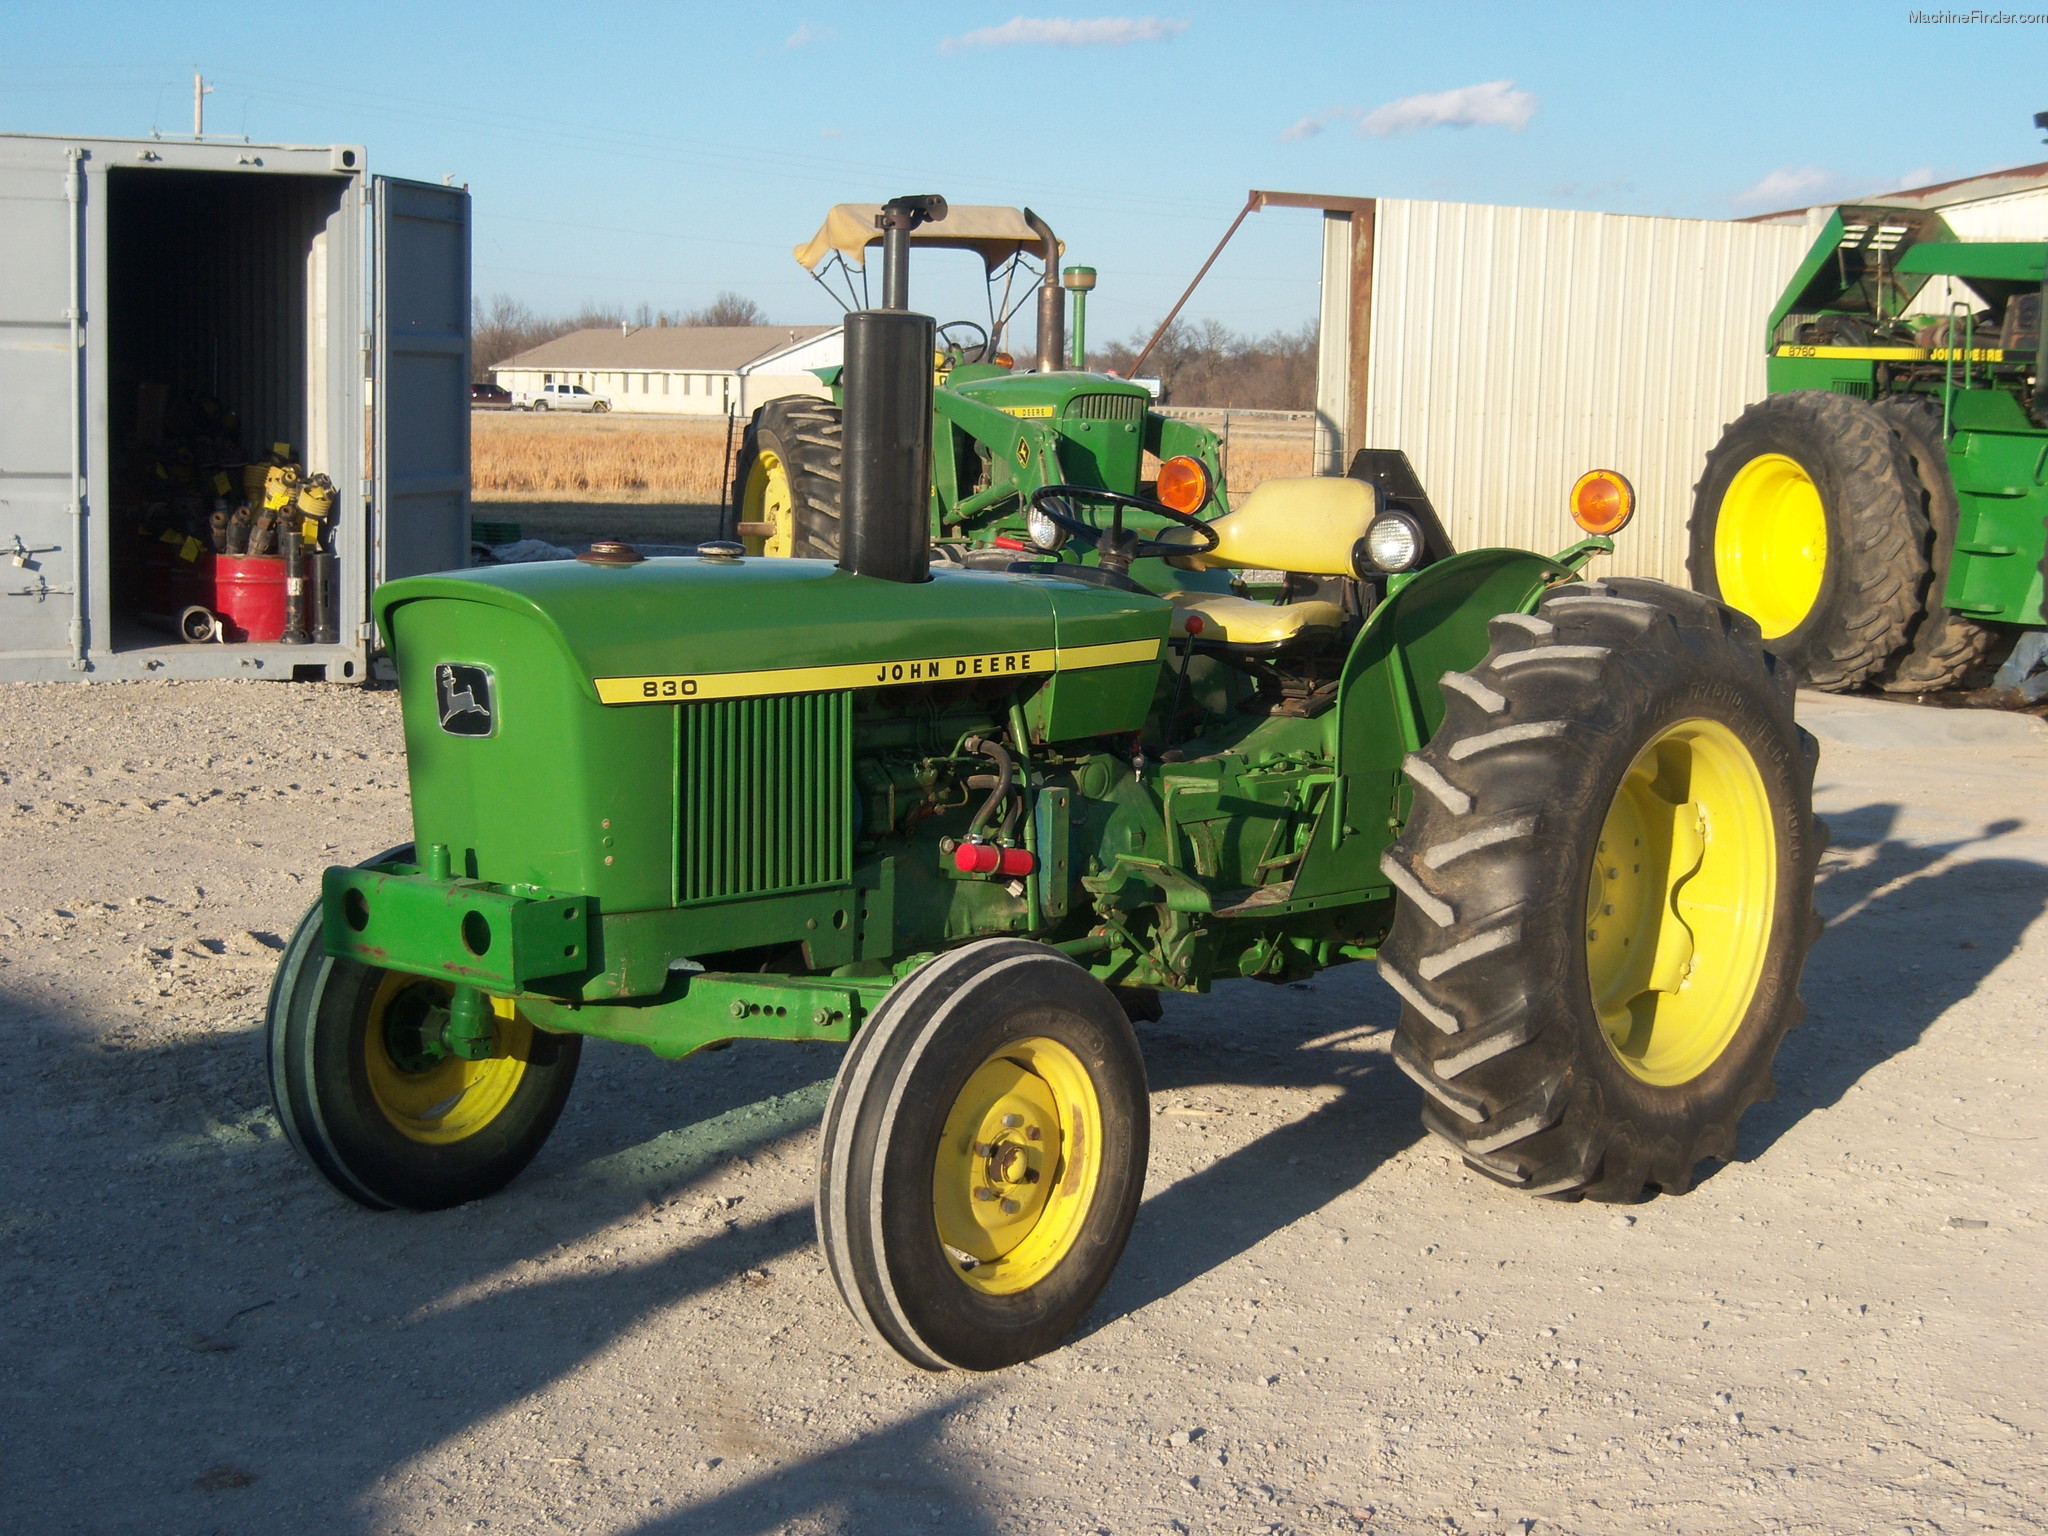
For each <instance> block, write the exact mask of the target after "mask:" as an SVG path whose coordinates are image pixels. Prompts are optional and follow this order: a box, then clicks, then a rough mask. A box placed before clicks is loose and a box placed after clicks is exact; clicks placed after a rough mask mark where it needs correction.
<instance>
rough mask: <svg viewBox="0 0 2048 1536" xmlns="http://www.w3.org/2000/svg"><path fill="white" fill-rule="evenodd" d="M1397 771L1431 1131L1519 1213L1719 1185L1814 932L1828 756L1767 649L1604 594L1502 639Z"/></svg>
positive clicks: (1417, 1073)
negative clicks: (1404, 815) (1823, 760)
mask: <svg viewBox="0 0 2048 1536" xmlns="http://www.w3.org/2000/svg"><path fill="white" fill-rule="evenodd" d="M1491 634H1492V642H1493V643H1492V649H1491V650H1490V651H1489V652H1488V653H1487V656H1486V659H1485V660H1484V661H1482V662H1480V663H1479V665H1477V666H1475V667H1474V668H1472V670H1471V671H1470V672H1464V673H1459V672H1453V673H1448V674H1446V676H1445V678H1444V681H1443V693H1444V702H1445V709H1446V713H1445V716H1444V720H1443V724H1442V725H1441V727H1440V728H1439V729H1438V731H1437V733H1436V735H1435V736H1434V737H1433V738H1432V739H1431V741H1430V742H1429V745H1428V746H1427V747H1426V748H1424V749H1423V750H1422V751H1421V752H1420V753H1417V754H1414V755H1411V756H1410V757H1409V759H1408V762H1407V771H1408V777H1409V781H1410V783H1411V784H1412V785H1413V786H1414V791H1415V795H1414V807H1413V811H1412V814H1411V816H1410V819H1409V821H1408V825H1407V827H1406V829H1405V830H1404V832H1403V833H1402V835H1401V837H1400V839H1399V840H1398V841H1397V842H1396V843H1395V845H1394V846H1393V847H1392V848H1391V849H1390V850H1389V851H1388V853H1387V856H1386V858H1385V859H1384V861H1383V863H1382V868H1383V870H1384V871H1385V873H1386V874H1387V876H1388V878H1389V879H1390V880H1391V881H1392V882H1393V884H1394V887H1395V890H1396V891H1397V892H1398V893H1399V896H1398V900H1397V913H1396V917H1395V921H1394V926H1393V931H1392V932H1391V933H1390V934H1389V936H1388V938H1387V942H1386V944H1385V945H1384V946H1383V947H1382V950H1381V955H1380V967H1381V973H1382V975H1384V976H1385V978H1386V980H1387V982H1388V984H1389V985H1390V986H1391V987H1392V988H1393V989H1394V991H1396V992H1397V993H1399V994H1400V997H1401V1000H1402V1010H1401V1025H1400V1032H1399V1036H1398V1038H1397V1040H1396V1044H1395V1052H1394V1055H1395V1060H1396V1061H1397V1062H1398V1063H1399V1064H1400V1066H1401V1068H1402V1070H1403V1071H1405V1072H1406V1073H1408V1075H1409V1076H1410V1077H1412V1078H1414V1079H1415V1080H1416V1082H1418V1083H1420V1084H1421V1085H1422V1088H1423V1090H1424V1092H1425V1094H1426V1095H1427V1097H1426V1099H1425V1101H1424V1105H1423V1122H1424V1124H1425V1125H1426V1126H1427V1127H1428V1128H1429V1129H1430V1130H1431V1131H1433V1132H1435V1133H1436V1134H1437V1135H1438V1136H1441V1137H1442V1138H1443V1139H1444V1140H1445V1141H1447V1142H1449V1143H1450V1144H1451V1146H1453V1147H1454V1148H1456V1149H1457V1151H1458V1152H1459V1154H1460V1155H1461V1156H1462V1157H1463V1158H1464V1160H1465V1162H1466V1163H1467V1164H1469V1165H1470V1166H1471V1167H1472V1168H1474V1169H1476V1170H1478V1171H1479V1172H1480V1173H1483V1174H1485V1175H1487V1176H1488V1177H1489V1178H1492V1179H1495V1180H1498V1181H1499V1182H1501V1183H1503V1184H1507V1185H1511V1186H1513V1187H1514V1188H1516V1189H1520V1190H1524V1191H1526V1192H1528V1193H1530V1194H1537V1195H1548V1196H1551V1197H1554V1198H1564V1199H1577V1198H1580V1197H1590V1198H1592V1199H1596V1200H1613V1201H1633V1200H1639V1199H1642V1198H1643V1197H1644V1196H1645V1194H1646V1193H1648V1192H1650V1191H1662V1192H1664V1193H1666V1194H1682V1193H1684V1191H1685V1190H1686V1189H1687V1188H1688V1187H1690V1185H1691V1183H1692V1178H1693V1170H1694V1168H1695V1166H1696V1165H1697V1164H1698V1163H1699V1161H1700V1160H1701V1159H1702V1158H1706V1157H1718V1158H1723V1159H1726V1158H1731V1157H1733V1156H1734V1155H1735V1149H1736V1139H1735V1135H1736V1123H1737V1122H1738V1121H1739V1120H1740V1119H1741V1117H1742V1113H1743V1111H1744V1110H1746V1109H1747V1108H1748V1107H1749V1106H1750V1105H1751V1104H1753V1103H1755V1102H1757V1101H1758V1100H1759V1099H1764V1098H1768V1097H1770V1095H1771V1093H1772V1082H1771V1061H1772V1058H1773V1057H1774V1056H1775V1055H1776V1054H1777V1051H1778V1045H1779V1042H1780V1041H1781V1040H1782V1039H1783V1038H1784V1034H1785V1031H1786V1030H1787V1029H1789V1028H1790V1027H1791V1026H1792V1025H1793V1024H1794V1023H1796V1022H1797V1021H1798V1020H1799V1018H1800V1016H1801V1005H1800V1001H1799V974H1800V970H1801V968H1802V967H1803V965H1804V964H1805V961H1806V953H1807V950H1808V949H1809V948H1810V947H1811V945H1812V943H1813V941H1814V939H1815V937H1816V936H1817V935H1818V934H1819V932H1820V921H1819V919H1818V918H1817V917H1816V916H1815V915H1814V910H1813V877H1814V867H1815V865H1816V863H1817V862H1818V860H1819V857H1820V851H1821V848H1822V846H1823V837H1822V833H1821V829H1820V828H1819V827H1818V825H1817V824H1816V822H1815V821H1814V817H1813V809H1812V785H1813V769H1814V763H1815V759H1816V753H1815V749H1814V745H1813V739H1812V738H1811V737H1810V736H1808V735H1807V734H1806V733H1805V732H1804V731H1802V730H1800V729H1799V727H1798V726H1796V725H1795V724H1794V723H1793V720H1792V687H1791V683H1790V679H1789V677H1788V676H1787V675H1786V673H1785V671H1784V670H1783V669H1782V667H1781V666H1779V664H1778V663H1777V662H1776V661H1775V660H1774V659H1773V658H1772V657H1770V656H1769V655H1767V654H1766V652H1765V650H1764V647H1763V643H1762V640H1761V637H1760V636H1759V635H1758V633H1757V627H1756V625H1755V623H1754V622H1752V621H1751V620H1750V619H1748V618H1746V617H1744V616H1743V615H1741V614H1739V613H1736V612H1735V611H1733V610H1732V609H1729V608H1726V607H1723V606H1722V605H1721V604H1719V603H1717V602H1714V601H1713V600H1712V599H1710V598H1705V597H1701V596H1698V595H1696V594H1693V593H1689V592H1681V591H1679V590H1677V589H1676V588H1672V587H1668V586H1665V585H1663V584H1662V583H1659V582H1651V581H1633V580H1624V579H1621V578H1614V579H1611V580H1609V581H1607V582H1605V583H1593V582H1586V583H1578V584H1573V585H1567V586H1561V587H1558V588H1556V589H1554V590H1553V591H1552V592H1551V593H1550V595H1548V596H1547V597H1546V598H1545V599H1544V601H1543V603H1542V605H1541V607H1539V608H1538V609H1537V611H1536V613H1535V614H1534V615H1533V616H1531V615H1523V614H1509V615H1506V616H1504V617H1502V618H1498V619H1495V620H1494V621H1493V624H1492V627H1491Z"/></svg>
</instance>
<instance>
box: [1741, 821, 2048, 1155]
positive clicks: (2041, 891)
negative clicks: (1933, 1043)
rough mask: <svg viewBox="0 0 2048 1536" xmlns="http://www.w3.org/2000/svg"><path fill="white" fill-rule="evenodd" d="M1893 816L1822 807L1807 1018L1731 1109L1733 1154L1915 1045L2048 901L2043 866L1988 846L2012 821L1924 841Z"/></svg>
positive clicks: (2047, 871)
mask: <svg viewBox="0 0 2048 1536" xmlns="http://www.w3.org/2000/svg"><path fill="white" fill-rule="evenodd" d="M1901 815H1902V809H1901V807H1900V806H1898V805H1895V804H1889V803H1884V802H1878V803H1873V804H1869V805H1863V806H1859V807H1857V808H1856V809H1854V810H1851V811H1847V812H1843V813H1837V814H1833V815H1830V816H1829V817H1828V822H1829V825H1830V827H1831V829H1832V831H1833V833H1834V839H1833V854H1834V856H1835V860H1834V862H1832V864H1831V866H1830V867H1824V868H1823V870H1822V872H1821V877H1820V879H1819V881H1818V883H1817V884H1816V887H1815V906H1816V907H1817V908H1818V909H1819V911H1820V913H1821V916H1822V917H1823V919H1825V921H1826V922H1827V929H1826V931H1825V932H1824V933H1823V934H1822V935H1821V937H1820V939H1819V941H1818V942H1816V943H1815V945H1814V947H1813V952H1812V954H1811V956H1810V957H1809V958H1808V960H1807V965H1806V974H1805V978H1804V981H1803V983H1802V986H1801V992H1802V994H1803V996H1804V998H1805V1001H1806V1010H1807V1011H1806V1020H1805V1023H1804V1024H1803V1025H1801V1026H1800V1027H1799V1028H1796V1029H1794V1030H1793V1031H1792V1032H1791V1033H1790V1034H1789V1035H1787V1036H1786V1038H1785V1044H1784V1047H1783V1048H1782V1049H1781V1050H1780V1052H1779V1054H1778V1060H1777V1065H1776V1073H1775V1075H1776V1078H1777V1086H1778V1096H1777V1097H1776V1098H1775V1099H1774V1100H1771V1101H1769V1102H1767V1103H1763V1104H1759V1105H1757V1106H1756V1107H1755V1108H1753V1109H1752V1110H1750V1112H1749V1113H1748V1114H1747V1115H1745V1116H1744V1117H1743V1123H1742V1127H1741V1137H1742V1143H1743V1148H1742V1155H1743V1156H1744V1158H1754V1157H1757V1156H1760V1155H1761V1154H1762V1153H1764V1152H1766V1151H1768V1150H1769V1149H1770V1148H1771V1147H1773V1146H1774V1145H1776V1143H1777V1142H1778V1140H1779V1138H1781V1137H1782V1136H1784V1135H1785V1134H1786V1133H1787V1132H1788V1131H1790V1130H1791V1129H1792V1128H1793V1127H1794V1126H1796V1125H1798V1124H1799V1123H1800V1122H1801V1121H1802V1120H1804V1119H1806V1117H1807V1116H1809V1115H1812V1114H1815V1113H1817V1112H1819V1111H1821V1110H1825V1109H1828V1108H1830V1107H1831V1106H1833V1105H1835V1104H1837V1103H1839V1102H1840V1101H1841V1099H1842V1097H1843V1095H1845V1094H1846V1093H1848V1091H1849V1090H1850V1089H1851V1088H1853V1087H1854V1086H1855V1085H1856V1084H1857V1083H1858V1082H1859V1081H1861V1079H1862V1078H1863V1077H1864V1076H1865V1075H1866V1074H1867V1073H1869V1072H1870V1071H1871V1070H1873V1069H1874V1068H1876V1067H1879V1066H1881V1065H1883V1064H1884V1063H1885V1062H1887V1061H1890V1060H1892V1059H1893V1058H1895V1057H1897V1056H1899V1055H1902V1054H1903V1053H1904V1052H1906V1051H1908V1050H1911V1049H1912V1048H1913V1047H1914V1046H1915V1045H1917V1044H1919V1043H1920V1041H1921V1039H1922V1038H1923V1037H1924V1036H1925V1035H1926V1033H1927V1031H1928V1030H1929V1029H1930V1028H1931V1027H1932V1026H1933V1025H1934V1024H1935V1023H1936V1022H1937V1021H1939V1020H1940V1019H1941V1018H1942V1016H1943V1015H1944V1014H1945V1013H1947V1012H1948V1010H1949V1009H1950V1008H1952V1007H1954V1006H1955V1005H1956V1004H1958V1003H1961V1002H1963V1001H1964V1000H1965V999H1967V998H1969V997H1970V996H1972V995H1973V994H1974V993H1975V992H1976V991H1977V989H1978V988H1979V987H1981V986H1982V985H1983V984H1984V981H1985V979H1986V978H1987V977H1988V976H1990V974H1991V973H1992V972H1993V971H1995V970H1996V969H1997V968H1998V967H1999V966H2000V965H2002V964H2004V963H2005V961H2006V960H2008V959H2009V958H2011V957H2012V956H2013V955H2014V954H2015V953H2016V952H2017V951H2018V950H2019V948H2020V946H2021V943H2022V942H2023V940H2024V937H2025V935H2026V931H2027V929H2028V928H2029V927H2030V926H2032V924H2033V923H2034V922H2035V920H2036V919H2038V918H2039V917H2040V915H2041V913H2042V912H2043V910H2044V909H2048V866H2044V865H2042V864H2041V863H2039V862H2037V861H2035V860H2034V859H2031V858H2020V857H2003V856H2000V855H1999V854H1998V853H1997V852H1996V850H1997V848H1998V845H1999V843H2000V840H2001V839H2003V838H2006V837H2009V836H2011V835H2013V834H2014V833H2016V832H2018V831H2019V830H2020V829H2021V826H2022V824H2021V823H2020V822H2018V821H2015V820H1997V821H1991V822H1989V823H1987V824H1986V825H1985V826H1984V828H1983V830H1982V831H1981V832H1980V833H1979V834H1977V835H1976V836H1974V837H1969V838H1962V839H1958V840H1956V841H1953V842H1943V843H1924V842H1907V841H1904V840H1903V839H1901V838H1899V837H1898V836H1897V835H1896V834H1897V830H1898V825H1899V821H1900V819H1901ZM1844 855H1846V858H1844V857H1842V856H1844ZM1706 1172H1707V1170H1705V1169H1703V1170H1702V1173H1703V1174H1705V1173H1706Z"/></svg>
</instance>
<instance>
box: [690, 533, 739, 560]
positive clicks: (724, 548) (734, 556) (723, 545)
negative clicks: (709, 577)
mask: <svg viewBox="0 0 2048 1536" xmlns="http://www.w3.org/2000/svg"><path fill="white" fill-rule="evenodd" d="M746 552H747V547H746V545H744V544H735V543H733V541H732V540H730V539H708V540H706V541H705V542H704V543H702V544H699V545H698V546H697V558H698V559H699V560H710V561H713V562H714V563H716V564H719V565H737V564H739V559H740V556H741V555H744V554H745V553H746Z"/></svg>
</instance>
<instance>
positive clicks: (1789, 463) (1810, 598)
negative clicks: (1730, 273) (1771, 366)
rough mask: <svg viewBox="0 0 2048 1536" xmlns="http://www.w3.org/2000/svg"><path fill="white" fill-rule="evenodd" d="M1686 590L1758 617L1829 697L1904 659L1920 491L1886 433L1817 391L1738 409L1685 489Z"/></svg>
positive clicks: (1921, 557)
mask: <svg viewBox="0 0 2048 1536" xmlns="http://www.w3.org/2000/svg"><path fill="white" fill-rule="evenodd" d="M1690 527H1691V536H1692V537H1691V552H1690V555H1689V558H1688V562H1687V563H1688V567H1689V570H1690V572H1691V576H1692V584H1693V587H1694V588H1695V590H1697V591H1700V592H1704V593H1705V594H1707V596H1709V597H1717V598H1719V599H1720V600H1721V601H1722V602H1724V603H1727V604H1728V605H1729V606H1730V607H1732V608H1737V609H1740V610H1741V611H1742V612H1744V613H1746V614H1748V615H1749V616H1750V617H1751V618H1753V619H1755V620H1756V622H1757V624H1758V626H1759V627H1760V628H1761V629H1762V631H1763V638H1764V643H1765V644H1766V645H1767V646H1769V648H1770V649H1771V651H1772V652H1773V653H1774V654H1776V655H1778V656H1780V657H1782V658H1783V659H1784V660H1785V661H1786V662H1787V663H1788V664H1789V665H1790V666H1791V668H1792V669H1793V671H1794V672H1795V673H1796V674H1797V675H1798V677H1799V679H1800V681H1801V682H1804V683H1806V684H1808V685H1810V686H1812V687H1814V688H1821V689H1826V690H1829V691H1831V692H1840V691H1842V690H1845V689H1848V688H1853V687H1855V686H1856V685H1857V684H1859V683H1862V682H1865V681H1868V680H1869V679H1871V678H1872V677H1874V676H1875V675H1876V674H1877V673H1878V672H1879V671H1880V670H1882V668H1883V667H1884V666H1885V664H1886V663H1887V662H1889V661H1890V660H1891V659H1892V657H1893V656H1895V655H1896V654H1898V652H1899V651H1901V650H1902V649H1904V647H1905V645H1906V642H1907V638H1908V635H1909V634H1910V632H1911V629H1912V626H1913V623H1914V621H1915V620H1916V619H1917V618H1918V617H1919V615H1920V604H1921V596H1922V594H1923V593H1924V592H1925V591H1926V589H1927V582H1928V575H1929V572H1928V563H1927V545H1928V528H1927V517H1926V513H1925V512H1924V511H1923V510H1922V498H1921V492H1920V483H1919V479H1918V477H1917V476H1916V475H1915V473H1914V470H1913V464H1912V460H1911V459H1910V458H1909V457H1908V455H1907V453H1906V451H1905V448H1904V445H1903V444H1902V443H1901V442H1900V440H1899V438H1898V437H1897V436H1896V435H1895V434H1894V433H1893V431H1892V428H1891V422H1890V421H1889V420H1888V419H1887V418H1886V417H1885V416H1884V415H1882V414H1880V413H1879V412H1878V410H1877V409H1876V408H1875V407H1874V406H1872V405H1871V404H1870V403H1869V402H1868V401H1864V400H1856V399H1852V398H1850V397H1849V396H1847V395H1837V394H1833V393H1831V392H1829V391H1827V390H1818V389H1804V390H1796V391H1794V392H1792V393H1789V394H1783V395H1772V396H1771V397H1770V398H1768V399H1766V400H1762V401H1759V402H1758V403H1757V404H1755V405H1752V406H1751V407H1750V408H1749V409H1748V410H1746V411H1744V412H1743V413H1742V414H1741V415H1740V416H1739V417H1737V418H1736V419H1735V421H1734V422H1732V423H1731V424H1730V425H1729V427H1728V428H1727V430H1726V431H1724V432H1723V433H1722V434H1721V440H1720V442H1718V443H1716V444H1715V445H1714V447H1713V449H1712V451H1711V452H1709V453H1708V455H1707V463H1706V469H1705V472H1704V473H1703V474H1702V475H1701V476H1700V481H1699V484H1698V485H1697V486H1695V487H1694V488H1693V514H1692V522H1691V525H1690Z"/></svg>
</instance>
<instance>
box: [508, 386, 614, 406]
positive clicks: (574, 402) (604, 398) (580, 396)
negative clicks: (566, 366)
mask: <svg viewBox="0 0 2048 1536" xmlns="http://www.w3.org/2000/svg"><path fill="white" fill-rule="evenodd" d="M611 408H612V399H611V396H610V395H593V394H592V393H591V392H590V391H589V390H587V389H585V388H584V387H583V386H582V385H581V384H543V385H541V387H540V388H539V389H515V390H514V391H513V392H512V409H513V410H515V411H608V410H610V409H611Z"/></svg>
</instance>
